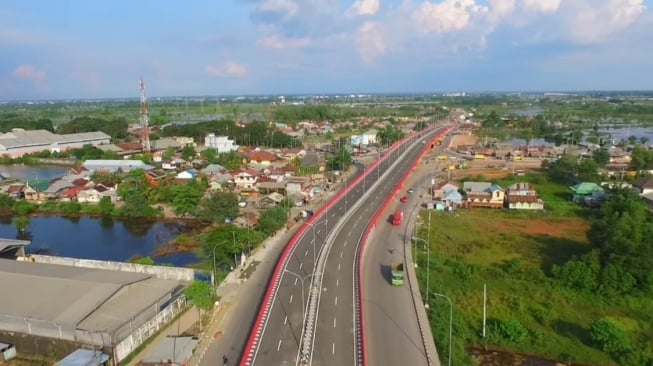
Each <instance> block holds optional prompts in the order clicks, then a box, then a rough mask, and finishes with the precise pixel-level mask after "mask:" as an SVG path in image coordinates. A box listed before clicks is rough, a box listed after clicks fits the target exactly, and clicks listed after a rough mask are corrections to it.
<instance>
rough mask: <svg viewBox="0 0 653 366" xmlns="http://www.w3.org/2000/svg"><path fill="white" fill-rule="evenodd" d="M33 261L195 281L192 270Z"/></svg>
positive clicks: (40, 257)
mask: <svg viewBox="0 0 653 366" xmlns="http://www.w3.org/2000/svg"><path fill="white" fill-rule="evenodd" d="M29 258H30V259H31V260H33V261H34V262H38V263H50V264H60V265H64V266H73V267H84V268H95V269H107V270H112V271H123V272H136V273H144V274H149V275H153V276H156V278H160V279H163V280H174V281H183V282H192V281H193V280H194V279H195V271H194V270H193V269H190V268H178V267H164V266H148V265H143V264H136V263H125V262H113V261H99V260H93V259H77V258H68V257H54V256H49V255H41V254H32V255H30V256H29Z"/></svg>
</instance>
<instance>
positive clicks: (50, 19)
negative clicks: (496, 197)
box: [0, 0, 653, 100]
mask: <svg viewBox="0 0 653 366" xmlns="http://www.w3.org/2000/svg"><path fill="white" fill-rule="evenodd" d="M652 3H653V0H437V1H436V0H356V1H354V0H206V1H202V0H193V1H172V0H159V1H154V0H143V1H126V0H112V1H102V2H99V1H82V0H61V1H36V0H3V1H2V2H1V3H0V100H22V99H61V98H105V97H107V98H108V97H137V96H138V80H139V78H140V76H141V75H142V76H143V77H144V78H145V82H146V85H147V89H148V95H149V96H150V97H156V96H179V95H193V96H197V95H247V94H309V93H310V94H320V93H392V92H420V93H421V92H440V91H445V92H453V91H467V92H474V91H515V90H522V91H544V90H546V91H550V90H596V89H602V90H605V89H610V90H615V89H651V86H652V85H653V76H652V75H653V73H652V72H651V66H652V65H653V46H651V45H652V44H653V43H652V41H651V39H653V13H652V12H651V9H650V8H651V5H653V4H652Z"/></svg>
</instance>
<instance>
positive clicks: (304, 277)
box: [283, 269, 315, 329]
mask: <svg viewBox="0 0 653 366" xmlns="http://www.w3.org/2000/svg"><path fill="white" fill-rule="evenodd" d="M283 271H284V272H285V273H288V274H291V275H293V276H294V277H295V278H297V279H298V280H299V282H301V284H302V329H303V328H304V322H305V321H306V305H305V302H306V300H304V280H306V279H307V278H310V277H313V275H314V274H315V273H309V274H307V275H306V276H303V277H302V276H300V275H298V274H297V273H295V272H293V271H290V270H288V269H284V270H283Z"/></svg>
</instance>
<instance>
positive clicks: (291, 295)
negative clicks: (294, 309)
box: [290, 294, 294, 304]
mask: <svg viewBox="0 0 653 366" xmlns="http://www.w3.org/2000/svg"><path fill="white" fill-rule="evenodd" d="M293 296H294V295H293V294H290V303H291V304H292V297H293Z"/></svg>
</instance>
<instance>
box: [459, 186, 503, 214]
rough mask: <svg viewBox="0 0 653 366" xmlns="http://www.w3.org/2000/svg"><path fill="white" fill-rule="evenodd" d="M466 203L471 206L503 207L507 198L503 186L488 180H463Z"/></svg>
mask: <svg viewBox="0 0 653 366" xmlns="http://www.w3.org/2000/svg"><path fill="white" fill-rule="evenodd" d="M463 190H464V191H465V204H466V206H467V207H469V208H473V207H488V208H502V207H503V204H504V200H505V192H504V190H503V188H501V187H500V186H498V185H496V184H490V183H488V182H463Z"/></svg>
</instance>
